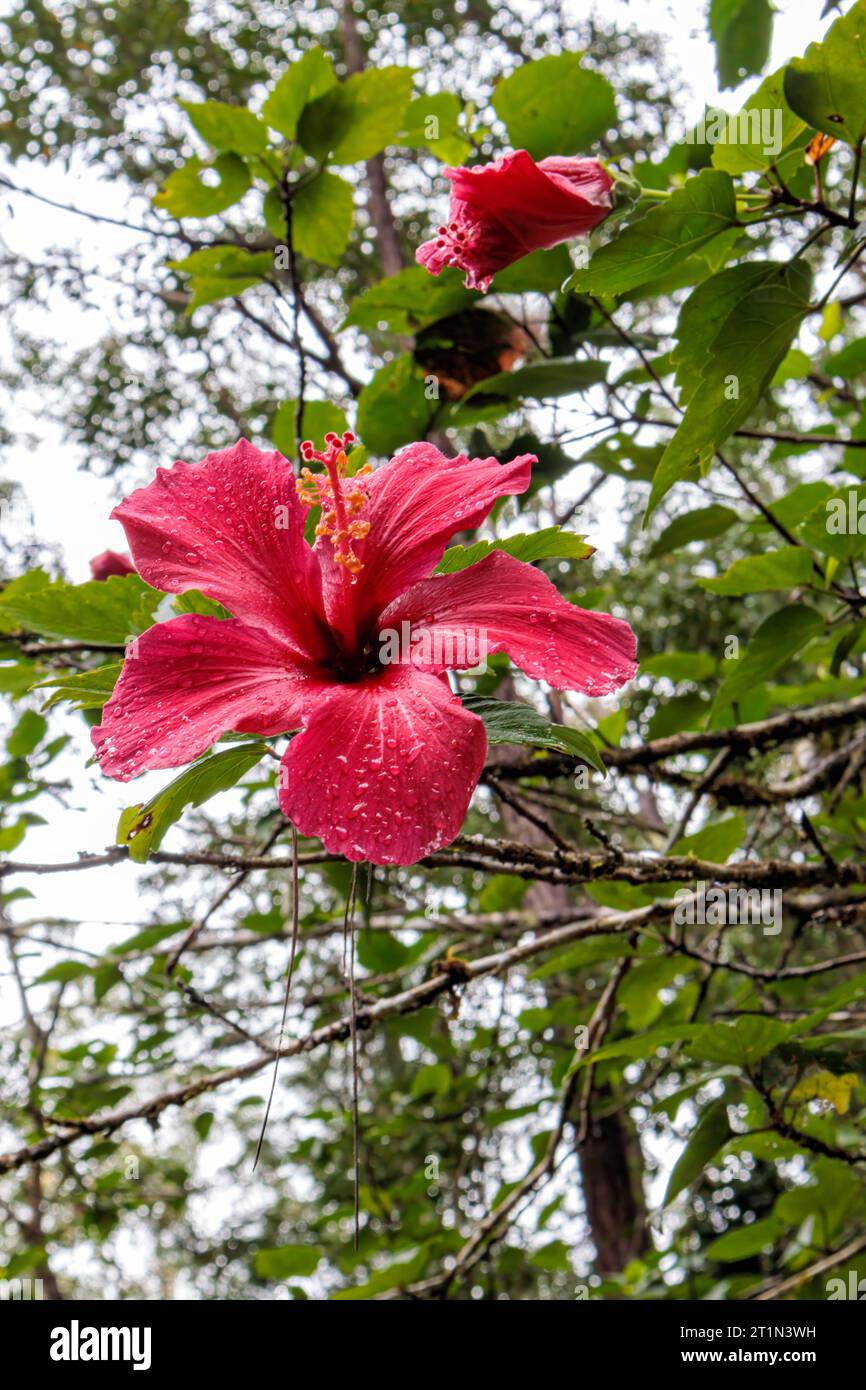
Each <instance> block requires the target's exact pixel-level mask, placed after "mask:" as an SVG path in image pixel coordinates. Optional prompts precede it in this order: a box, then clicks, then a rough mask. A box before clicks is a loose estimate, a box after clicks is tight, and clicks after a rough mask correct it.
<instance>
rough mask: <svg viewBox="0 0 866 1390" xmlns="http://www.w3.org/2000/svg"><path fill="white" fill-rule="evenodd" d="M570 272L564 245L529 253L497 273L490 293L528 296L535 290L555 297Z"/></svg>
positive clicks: (572, 268)
mask: <svg viewBox="0 0 866 1390" xmlns="http://www.w3.org/2000/svg"><path fill="white" fill-rule="evenodd" d="M573 271H574V266H573V264H572V260H571V257H570V256H569V254H568V247H567V246H566V245H565V243H564V242H563V243H560V245H559V246H551V247H549V248H548V249H547V250H546V251H530V253H529V255H528V256H521V257H520V260H519V261H514V262H512V264H511V265H507V266H506V267H505V269H504V270H497V272H496V284H495V287H494V291H493V292H494V293H495V294H528V293H530V292H531V291H532V290H538V291H539V292H540V293H542V294H558V293H559V291H560V289H561V288H562V286H563V285H564V284H565V281H566V280H567V279H568V277H569V276H570V275H571V274H572V273H573ZM473 293H475V292H474V291H473Z"/></svg>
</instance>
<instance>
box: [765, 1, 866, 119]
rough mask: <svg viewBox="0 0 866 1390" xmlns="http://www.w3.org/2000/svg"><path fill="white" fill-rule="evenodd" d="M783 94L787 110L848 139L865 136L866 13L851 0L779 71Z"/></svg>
mask: <svg viewBox="0 0 866 1390" xmlns="http://www.w3.org/2000/svg"><path fill="white" fill-rule="evenodd" d="M785 97H786V99H787V102H788V105H789V106H790V107H791V110H792V111H796V113H797V115H798V116H802V118H803V120H804V121H806V122H808V124H809V125H810V126H815V127H816V128H817V129H818V130H823V131H824V133H825V134H826V135H835V136H836V137H837V138H838V139H840V140H845V141H847V143H848V144H849V145H854V146H857V145H859V144H860V142H861V140H863V139H864V138H866V14H864V4H863V0H856V3H855V4H853V5H852V6H851V8H850V10H849V11H848V13H847V14H845V15H842V16H841V18H839V19H837V20H836V23H835V24H834V25H833V26H832V27H831V28H830V29H829V30H828V32H827V33H826V34H825V36H824V39H823V40H822V42H821V43H813V44H810V45H809V47H808V48H807V49H806V55H805V57H803V58H795V59H794V60H793V62H792V63H791V64H790V65H789V67H788V68H787V69H786V71H785Z"/></svg>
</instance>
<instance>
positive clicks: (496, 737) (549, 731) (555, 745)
mask: <svg viewBox="0 0 866 1390" xmlns="http://www.w3.org/2000/svg"><path fill="white" fill-rule="evenodd" d="M463 704H464V705H465V706H466V708H467V709H469V710H471V711H472V713H473V714H477V715H478V717H479V718H480V719H483V721H484V727H485V729H486V730H487V739H488V742H490V743H523V744H528V745H529V746H530V747H533V748H552V749H553V750H554V751H555V752H557V753H567V754H568V755H569V756H570V757H573V758H579V759H581V761H583V762H586V763H589V765H590V767H594V768H595V769H596V771H597V772H601V773H604V771H605V767H604V763H603V762H602V761H601V756H600V754H599V752H598V749H597V748H596V746H595V744H594V743H593V741H592V739H591V738H590V737H589V735H588V734H583V733H580V732H579V730H577V729H567V728H566V727H565V725H564V724H554V723H552V722H551V720H549V719H545V717H544V715H543V714H539V713H538V711H537V710H534V709H531V708H530V706H529V705H521V704H517V703H515V702H512V701H510V700H489V699H486V698H484V697H482V696H478V695H464V696H463Z"/></svg>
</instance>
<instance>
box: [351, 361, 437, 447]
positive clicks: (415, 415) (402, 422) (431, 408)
mask: <svg viewBox="0 0 866 1390" xmlns="http://www.w3.org/2000/svg"><path fill="white" fill-rule="evenodd" d="M436 404H437V402H436V401H435V400H428V399H427V396H426V394H425V388H424V378H423V376H422V375H421V371H420V368H419V367H418V366H416V364H415V361H414V359H413V358H412V357H411V356H410V355H409V354H408V353H406V354H404V356H402V357H396V358H395V359H394V361H393V362H387V363H386V364H385V366H384V367H380V368H379V370H378V372H377V373H376V375H375V376H374V377H373V380H372V381H371V382H369V383H368V385H366V386H365V387H364V389H363V391H362V392H361V394H360V396H359V397H358V433H359V435H360V436H361V438H362V440H363V441H364V443H365V444H366V446H367V448H368V449H369V450H370V452H371V453H372V454H392V453H393V452H394V450H395V449H399V448H400V446H401V444H408V443H409V441H410V440H413V439H423V438H424V436H425V434H426V432H427V427H428V424H429V422H430V420H431V418H432V416H433V414H434V412H435V408H436Z"/></svg>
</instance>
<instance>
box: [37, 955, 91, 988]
mask: <svg viewBox="0 0 866 1390" xmlns="http://www.w3.org/2000/svg"><path fill="white" fill-rule="evenodd" d="M90 973H91V967H90V966H89V965H87V964H86V962H84V961H80V960H60V961H58V962H57V964H56V965H51V966H49V968H48V969H47V970H43V972H42V974H41V975H40V976H39V978H38V979H37V980H36V981H35V983H36V984H37V985H63V984H67V983H68V982H69V981H70V980H78V979H80V978H81V976H82V975H89V974H90Z"/></svg>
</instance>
